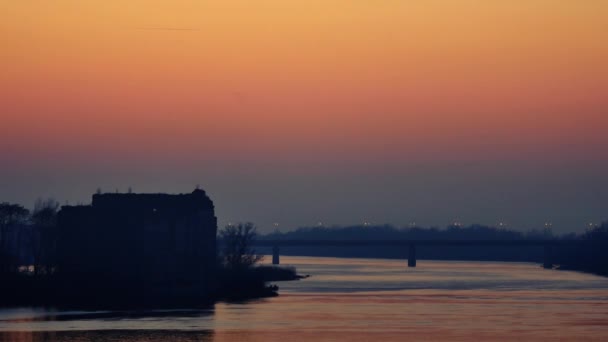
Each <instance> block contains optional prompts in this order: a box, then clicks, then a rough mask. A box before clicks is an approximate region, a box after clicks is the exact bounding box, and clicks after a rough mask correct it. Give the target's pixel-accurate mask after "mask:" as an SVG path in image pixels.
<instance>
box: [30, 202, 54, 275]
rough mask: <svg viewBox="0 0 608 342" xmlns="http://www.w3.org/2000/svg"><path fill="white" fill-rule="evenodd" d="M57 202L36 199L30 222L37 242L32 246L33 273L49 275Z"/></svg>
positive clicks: (52, 253)
mask: <svg viewBox="0 0 608 342" xmlns="http://www.w3.org/2000/svg"><path fill="white" fill-rule="evenodd" d="M58 211H59V202H57V201H56V200H54V199H52V198H49V199H46V200H42V199H38V200H37V201H36V204H35V206H34V211H33V212H32V222H33V224H34V228H35V230H36V233H37V235H38V239H37V240H38V241H37V243H35V244H34V251H33V256H34V272H35V273H36V274H40V273H50V272H51V271H52V268H53V263H54V258H53V257H54V252H55V246H56V237H57V234H56V231H55V228H56V225H57V212H58Z"/></svg>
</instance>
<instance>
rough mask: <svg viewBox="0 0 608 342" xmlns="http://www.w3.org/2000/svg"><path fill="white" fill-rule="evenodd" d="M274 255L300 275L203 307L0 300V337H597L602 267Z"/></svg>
mask: <svg viewBox="0 0 608 342" xmlns="http://www.w3.org/2000/svg"><path fill="white" fill-rule="evenodd" d="M281 261H282V262H283V264H291V265H295V266H297V268H298V270H299V272H300V273H303V274H311V275H312V277H311V278H308V279H305V280H301V281H295V282H283V283H279V286H280V288H281V290H280V293H281V295H280V296H279V297H276V298H270V299H263V300H257V301H252V302H247V303H219V304H216V305H214V306H213V307H209V308H207V309H203V310H188V309H184V310H171V311H145V312H137V311H128V312H125V311H121V312H117V311H61V310H51V309H42V308H18V309H0V341H86V342H90V341H130V342H134V341H146V342H149V341H289V342H294V341H336V340H345V341H349V342H354V341H404V340H411V341H420V340H440V341H471V340H474V341H492V340H500V341H515V340H521V341H557V340H561V341H568V340H572V341H581V340H595V341H607V340H608V278H602V277H597V276H593V275H588V274H582V273H576V272H566V271H554V270H544V269H542V268H540V267H539V266H538V265H536V264H527V263H495V262H492V263H489V262H439V261H424V260H422V261H419V263H418V267H417V268H415V269H411V268H410V269H408V268H407V267H406V261H404V260H372V259H336V258H309V257H283V258H282V260H281Z"/></svg>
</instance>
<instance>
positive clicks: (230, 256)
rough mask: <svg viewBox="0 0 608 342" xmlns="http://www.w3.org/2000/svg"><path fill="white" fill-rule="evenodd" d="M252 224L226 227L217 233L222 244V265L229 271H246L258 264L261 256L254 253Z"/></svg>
mask: <svg viewBox="0 0 608 342" xmlns="http://www.w3.org/2000/svg"><path fill="white" fill-rule="evenodd" d="M256 235H257V233H256V228H255V226H254V225H253V223H249V222H248V223H239V224H237V225H234V226H233V225H228V226H226V227H224V229H223V230H221V231H220V232H219V238H220V241H221V242H222V247H223V248H222V264H223V265H224V266H225V267H226V268H229V269H235V270H238V269H247V268H250V267H252V266H253V265H255V264H256V263H258V262H260V261H261V260H262V259H263V256H262V255H258V254H256V253H255V250H254V249H253V246H252V242H253V240H254V239H255V238H256Z"/></svg>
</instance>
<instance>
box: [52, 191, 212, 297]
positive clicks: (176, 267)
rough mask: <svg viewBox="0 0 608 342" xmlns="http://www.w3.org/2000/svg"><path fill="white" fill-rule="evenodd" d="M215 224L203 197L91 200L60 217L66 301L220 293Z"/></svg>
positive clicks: (59, 250)
mask: <svg viewBox="0 0 608 342" xmlns="http://www.w3.org/2000/svg"><path fill="white" fill-rule="evenodd" d="M216 233H217V218H216V217H215V213H214V205H213V202H212V201H211V199H210V198H209V197H208V196H207V195H206V193H205V191H203V190H200V189H197V190H194V191H193V192H192V193H189V194H179V195H169V194H134V193H127V194H115V193H104V194H100V193H98V194H95V195H93V200H92V203H91V205H87V206H63V207H62V208H61V211H60V212H59V214H58V227H57V262H56V265H57V270H56V274H57V275H58V276H59V277H60V278H61V280H62V283H63V285H62V286H61V289H62V292H63V295H67V296H73V297H77V296H87V297H88V298H89V297H90V296H92V295H95V296H100V298H103V297H112V298H113V299H116V300H119V301H121V302H124V301H125V300H129V301H133V300H142V301H159V300H163V299H168V300H172V299H176V298H182V297H183V298H193V297H205V296H208V295H209V294H210V293H211V292H212V291H213V288H214V279H215V276H214V272H215V265H216V260H217V253H216Z"/></svg>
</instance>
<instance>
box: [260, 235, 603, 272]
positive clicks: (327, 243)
mask: <svg viewBox="0 0 608 342" xmlns="http://www.w3.org/2000/svg"><path fill="white" fill-rule="evenodd" d="M253 244H254V245H255V246H259V247H272V263H273V264H274V265H278V264H279V263H280V255H279V253H280V249H281V247H290V246H317V247H319V246H323V247H344V246H347V247H354V246H393V247H403V248H407V250H408V258H407V265H408V267H416V247H417V246H444V247H445V246H460V247H467V246H507V247H524V246H538V247H541V248H543V249H544V257H543V267H544V268H553V255H552V254H553V253H552V249H553V247H556V246H560V247H590V246H595V245H598V243H597V242H592V241H586V240H256V241H254V242H253ZM605 247H608V246H605Z"/></svg>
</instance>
